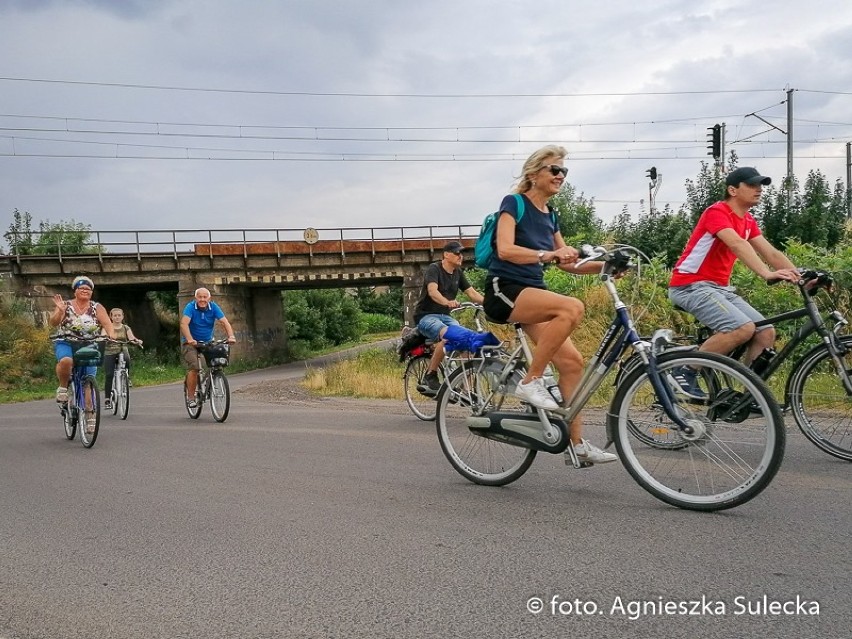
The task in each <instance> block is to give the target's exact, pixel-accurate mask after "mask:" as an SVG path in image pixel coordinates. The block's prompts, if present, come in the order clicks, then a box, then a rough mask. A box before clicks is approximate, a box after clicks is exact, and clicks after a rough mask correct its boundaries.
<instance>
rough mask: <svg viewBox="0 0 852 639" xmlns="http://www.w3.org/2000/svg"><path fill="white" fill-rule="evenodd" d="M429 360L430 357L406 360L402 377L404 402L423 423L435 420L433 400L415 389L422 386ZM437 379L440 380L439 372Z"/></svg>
mask: <svg viewBox="0 0 852 639" xmlns="http://www.w3.org/2000/svg"><path fill="white" fill-rule="evenodd" d="M431 359H432V357H431V356H430V355H418V356H417V357H412V358H411V359H409V360H408V364H406V366H405V373H404V374H403V376H402V380H403V388H404V389H405V401H406V403H407V404H408V407H409V408H410V409H411V412H412V413H414V414H415V415H416V416H417V418H418V419H422V420H423V421H424V422H430V421H432V420H433V419H435V398H434V397H432V396H431V395H424V394H423V393H421V392H420V391H419V390H417V387H418V386H421V385H422V384H423V377H424V376H425V375H426V371H427V370H429V362H430V361H431ZM438 378H439V379H440V378H441V372H440V371H439V372H438ZM442 381H443V380H442Z"/></svg>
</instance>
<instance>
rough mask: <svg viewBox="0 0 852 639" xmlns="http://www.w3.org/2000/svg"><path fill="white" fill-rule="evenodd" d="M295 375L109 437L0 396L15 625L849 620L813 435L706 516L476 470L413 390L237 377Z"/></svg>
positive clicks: (782, 631)
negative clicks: (464, 468)
mask: <svg viewBox="0 0 852 639" xmlns="http://www.w3.org/2000/svg"><path fill="white" fill-rule="evenodd" d="M299 374H300V369H299V368H293V367H290V368H281V369H273V370H268V371H263V372H255V373H251V374H245V375H239V376H234V377H232V386H233V387H234V388H235V390H237V392H235V393H234V401H233V404H232V409H231V416H230V417H229V418H228V421H227V422H226V423H225V424H216V423H215V422H213V420H212V418H211V417H210V413H209V410H208V407H205V411H204V414H203V415H202V417H201V419H200V420H198V421H191V420H190V419H189V418H188V417H187V415H186V413H185V411H184V409H183V407H182V404H181V401H182V398H181V390H180V388H179V386H178V385H170V386H162V387H156V388H141V389H134V390H133V396H132V403H131V409H130V412H131V414H130V417H129V418H128V420H127V421H126V422H121V421H119V420H117V419H116V418H115V417H112V416H107V417H105V418H104V420H105V421H104V426H103V430H102V433H101V435H100V437H99V439H98V442H97V444H96V445H95V447H94V448H93V449H91V450H85V449H83V447H82V446H81V445H80V443H79V441H74V442H69V441H66V440H65V438H64V435H63V432H62V427H61V423H60V418H59V415H58V410H57V407H56V405H55V403H54V402H52V401H40V402H30V403H26V404H15V405H5V406H0V480H2V489H0V638H2V639H13V638H14V639H19V638H20V639H34V638H57V639H60V638H61V639H72V638H81V639H82V638H85V639H91V638H99V639H103V638H110V637H115V638H120V639H132V638H137V637H138V638H140V639H141V638H144V639H152V638H164V639H165V638H169V639H171V638H177V637H187V638H204V639H216V638H235V639H236V638H240V639H249V638H251V639H254V638H273V637H275V638H277V637H308V638H324V637H365V638H366V637H369V638H385V637H387V638H394V639H404V638H408V637H412V638H424V637H436V638H452V637H488V638H489V639H499V638H504V637H505V638H516V637H548V638H550V637H553V638H557V637H569V636H583V637H608V638H611V637H621V636H635V637H667V638H678V637H689V638H692V637H725V638H728V637H737V638H741V637H761V638H762V637H797V638H801V637H848V636H849V628H850V625H852V606H850V601H849V589H850V578H849V575H850V573H852V561H850V558H852V550H850V548H852V544H850V534H849V532H850V529H852V517H851V516H850V495H852V490H850V488H852V482H850V465H849V464H848V463H844V462H840V461H837V460H834V459H833V458H831V457H828V456H827V455H825V454H824V453H822V452H820V451H819V450H817V449H816V448H814V447H813V446H812V445H810V444H809V443H808V442H807V441H806V440H804V438H803V437H802V436H801V435H800V434H799V433H798V431H797V430H795V429H793V430H791V431H790V437H789V445H788V449H787V456H786V458H785V461H784V464H783V466H782V469H781V471H780V473H779V474H778V476H777V477H776V479H775V481H774V482H773V483H772V485H771V486H770V487H769V488H768V489H767V490H766V491H765V492H764V493H763V494H762V495H760V496H759V497H757V498H756V499H755V500H753V501H752V502H751V503H749V504H747V505H745V506H742V507H739V508H737V509H734V510H731V511H726V512H723V513H716V514H700V513H693V512H687V511H682V510H678V509H676V508H672V507H669V506H666V505H664V504H662V503H661V502H658V501H657V500H655V499H654V498H653V497H652V496H650V495H649V494H647V493H645V492H644V491H643V490H642V489H641V488H639V487H638V486H637V485H636V484H635V483H634V482H633V481H632V480H631V479H630V477H629V476H628V475H627V473H626V472H625V471H624V470H623V468H622V467H621V466H620V464H611V465H609V466H597V467H594V468H591V469H586V470H573V469H569V468H567V467H566V466H564V465H563V463H562V460H561V458H557V457H554V456H550V455H540V456H539V457H538V459H537V460H536V462H535V464H534V465H533V467H532V469H531V470H530V471H529V472H528V473H527V475H525V476H524V477H523V478H521V479H520V480H519V481H517V482H516V483H514V484H512V485H511V486H508V487H504V488H486V487H481V486H475V485H473V484H470V483H468V482H467V481H466V480H464V479H463V478H462V477H461V476H459V475H457V474H456V473H455V471H454V470H453V469H452V468H451V467H450V465H449V463H448V462H447V461H446V460H445V459H444V457H443V455H442V453H441V450H440V448H439V446H438V442H437V439H436V436H435V433H434V427H433V426H432V425H431V424H426V423H424V422H421V421H419V420H417V419H416V418H414V416H412V415H410V414H408V413H407V412H406V410H405V408H404V407H401V406H398V405H396V404H395V403H385V404H379V405H377V404H375V403H359V402H347V403H335V402H330V403H328V404H327V405H326V404H317V405H304V404H297V405H281V404H271V403H264V402H262V401H258V400H256V399H252V398H251V397H250V396H249V395H248V394H247V393H245V392H241V391H240V390H239V389H241V388H245V387H246V386H248V385H251V384H252V383H254V382H257V381H259V380H262V379H271V378H283V377H293V376H298V375H299ZM594 421H595V420H590V422H594ZM588 434H589V435H590V437H591V438H592V439H593V440H595V441H598V442H599V443H600V441H601V429H600V428H596V427H595V426H594V425H593V424H592V425H590V426H589V427H588ZM535 597H537V598H539V599H540V601H541V604H542V606H541V608H542V609H541V611H540V612H538V613H537V614H535V613H532V612H530V611H529V610H528V608H533V609H535V608H536V606H537V605H538V603H537V601H536V600H534V599H533V598H535ZM797 599H798V602H799V604H800V605H799V606H798V607H797V606H796V602H797ZM764 601H766V602H767V603H766V604H764ZM693 602H697V603H693ZM771 602H781V603H777V604H772V603H771ZM785 602H786V603H785ZM789 602H793V603H789ZM772 605H776V606H780V608H781V609H780V610H776V611H775V612H773V610H772V609H771V606H772ZM804 613H809V614H804ZM814 613H816V614H814Z"/></svg>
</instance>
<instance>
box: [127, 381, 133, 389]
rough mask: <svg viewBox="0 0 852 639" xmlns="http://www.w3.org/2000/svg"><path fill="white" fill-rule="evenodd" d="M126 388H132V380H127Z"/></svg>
mask: <svg viewBox="0 0 852 639" xmlns="http://www.w3.org/2000/svg"><path fill="white" fill-rule="evenodd" d="M127 388H133V380H132V379H128V380H127Z"/></svg>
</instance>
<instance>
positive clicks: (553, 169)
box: [544, 164, 568, 177]
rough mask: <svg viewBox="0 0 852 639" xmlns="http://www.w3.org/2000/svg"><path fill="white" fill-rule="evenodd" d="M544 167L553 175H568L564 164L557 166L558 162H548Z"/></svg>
mask: <svg viewBox="0 0 852 639" xmlns="http://www.w3.org/2000/svg"><path fill="white" fill-rule="evenodd" d="M544 168H546V169H547V170H548V171H550V174H551V175H552V176H554V177H555V176H557V175H559V174H560V173H561V174H562V177H565V176H567V175H568V167H565V166H559V165H558V164H549V165H548V166H546V167H544Z"/></svg>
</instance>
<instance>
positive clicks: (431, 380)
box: [417, 373, 441, 397]
mask: <svg viewBox="0 0 852 639" xmlns="http://www.w3.org/2000/svg"><path fill="white" fill-rule="evenodd" d="M417 390H418V391H420V393H421V394H423V395H426V396H427V397H435V395H437V394H438V391H439V390H441V380H439V379H438V373H426V374H425V375H424V376H423V381H422V382H421V383H420V384H418V385H417Z"/></svg>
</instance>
